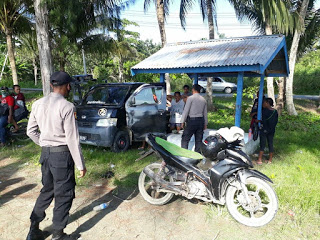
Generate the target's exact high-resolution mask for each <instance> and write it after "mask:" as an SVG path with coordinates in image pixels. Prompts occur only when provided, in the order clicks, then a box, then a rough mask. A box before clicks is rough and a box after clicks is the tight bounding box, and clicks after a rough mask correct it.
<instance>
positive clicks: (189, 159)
mask: <svg viewBox="0 0 320 240" xmlns="http://www.w3.org/2000/svg"><path fill="white" fill-rule="evenodd" d="M155 141H156V143H157V144H159V145H160V146H161V147H163V148H164V149H165V150H167V151H168V152H169V153H170V154H172V155H174V156H175V157H176V158H178V159H179V160H181V161H183V162H185V163H187V164H191V165H194V164H197V163H198V162H199V161H200V160H201V159H203V158H204V157H203V156H202V155H201V154H200V153H197V152H194V151H191V150H188V149H184V148H181V147H179V146H177V145H175V144H174V143H171V142H168V141H166V140H164V139H162V138H159V137H156V138H155Z"/></svg>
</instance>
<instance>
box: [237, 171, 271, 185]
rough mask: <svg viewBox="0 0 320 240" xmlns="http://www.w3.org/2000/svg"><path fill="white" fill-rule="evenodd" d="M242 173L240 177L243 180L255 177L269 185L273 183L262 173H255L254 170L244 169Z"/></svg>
mask: <svg viewBox="0 0 320 240" xmlns="http://www.w3.org/2000/svg"><path fill="white" fill-rule="evenodd" d="M241 172H242V176H243V178H244V179H245V180H246V179H247V178H249V177H257V178H260V179H262V180H265V181H268V182H270V183H273V182H272V181H271V179H270V178H268V177H267V176H266V175H264V174H263V173H261V172H259V171H257V170H254V169H244V170H242V171H241Z"/></svg>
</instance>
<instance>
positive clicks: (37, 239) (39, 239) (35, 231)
mask: <svg viewBox="0 0 320 240" xmlns="http://www.w3.org/2000/svg"><path fill="white" fill-rule="evenodd" d="M27 240H44V236H43V233H42V231H41V230H40V229H39V223H38V222H31V226H30V230H29V233H28V236H27Z"/></svg>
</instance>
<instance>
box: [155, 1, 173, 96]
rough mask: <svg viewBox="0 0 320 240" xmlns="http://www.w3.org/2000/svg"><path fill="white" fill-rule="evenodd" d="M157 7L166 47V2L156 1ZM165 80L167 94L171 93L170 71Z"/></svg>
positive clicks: (162, 39) (162, 37) (162, 41)
mask: <svg viewBox="0 0 320 240" xmlns="http://www.w3.org/2000/svg"><path fill="white" fill-rule="evenodd" d="M156 8H157V19H158V25H159V30H160V37H161V45H162V47H164V46H165V45H166V43H167V36H166V29H165V11H164V2H163V0H157V3H156ZM165 82H166V88H167V95H170V94H171V84H170V76H169V74H168V73H166V74H165Z"/></svg>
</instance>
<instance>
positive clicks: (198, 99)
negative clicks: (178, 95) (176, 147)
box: [181, 84, 208, 152]
mask: <svg viewBox="0 0 320 240" xmlns="http://www.w3.org/2000/svg"><path fill="white" fill-rule="evenodd" d="M200 90H201V86H200V85H198V84H195V85H193V87H192V94H193V95H192V96H190V97H188V99H187V102H186V105H185V107H184V110H183V113H182V117H181V122H182V127H183V126H184V122H186V127H185V129H184V131H183V134H182V139H181V147H183V148H185V149H188V145H189V142H190V139H191V137H192V135H193V134H194V137H195V149H194V150H195V152H200V145H201V141H202V137H203V130H204V129H206V128H207V125H208V116H207V102H206V100H205V99H204V98H203V97H202V96H201V95H200Z"/></svg>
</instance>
